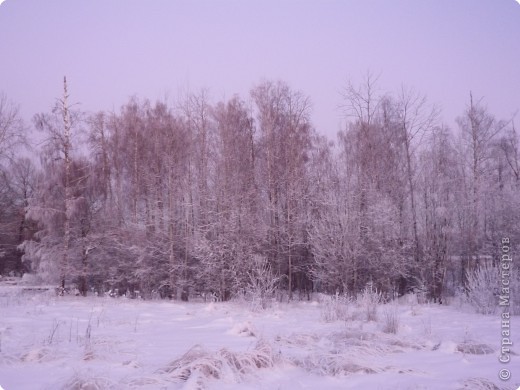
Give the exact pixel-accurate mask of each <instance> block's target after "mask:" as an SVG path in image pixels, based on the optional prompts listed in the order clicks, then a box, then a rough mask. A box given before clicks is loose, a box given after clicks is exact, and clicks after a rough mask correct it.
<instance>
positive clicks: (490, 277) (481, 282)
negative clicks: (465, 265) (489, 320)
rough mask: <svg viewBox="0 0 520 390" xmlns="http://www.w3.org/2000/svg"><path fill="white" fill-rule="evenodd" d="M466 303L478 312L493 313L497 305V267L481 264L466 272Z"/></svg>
mask: <svg viewBox="0 0 520 390" xmlns="http://www.w3.org/2000/svg"><path fill="white" fill-rule="evenodd" d="M466 278H467V283H468V284H467V293H466V299H467V301H468V303H469V304H470V305H471V306H473V307H474V308H475V310H476V311H477V313H479V314H494V313H495V311H496V309H497V307H498V298H497V292H498V287H499V271H498V268H495V267H492V266H490V265H482V266H480V267H479V268H478V269H477V270H475V271H468V272H466Z"/></svg>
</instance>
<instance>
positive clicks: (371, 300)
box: [357, 283, 383, 321]
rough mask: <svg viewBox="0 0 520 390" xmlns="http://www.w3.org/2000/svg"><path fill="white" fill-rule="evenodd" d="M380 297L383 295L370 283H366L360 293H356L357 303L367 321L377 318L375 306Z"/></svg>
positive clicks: (378, 302) (379, 301) (380, 299)
mask: <svg viewBox="0 0 520 390" xmlns="http://www.w3.org/2000/svg"><path fill="white" fill-rule="evenodd" d="M382 299H383V295H382V294H381V292H379V291H377V289H376V288H374V286H373V284H372V283H369V284H367V286H366V287H365V288H364V289H363V291H362V292H361V294H358V296H357V303H358V305H359V306H360V307H361V308H362V309H363V311H364V312H365V315H366V320H367V321H376V320H377V306H378V305H379V304H380V303H381V301H382Z"/></svg>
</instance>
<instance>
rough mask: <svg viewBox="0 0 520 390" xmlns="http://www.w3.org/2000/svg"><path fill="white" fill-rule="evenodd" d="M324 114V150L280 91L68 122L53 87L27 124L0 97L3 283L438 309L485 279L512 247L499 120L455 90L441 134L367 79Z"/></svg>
mask: <svg viewBox="0 0 520 390" xmlns="http://www.w3.org/2000/svg"><path fill="white" fill-rule="evenodd" d="M338 100H341V101H340V102H338V103H340V105H341V107H342V112H343V114H344V115H345V119H346V125H345V127H344V129H342V130H341V131H340V132H339V134H338V137H337V139H336V140H335V141H332V140H329V139H327V138H326V137H324V136H323V135H320V133H319V131H317V130H316V129H315V128H314V127H313V124H312V120H311V108H312V104H311V99H310V97H308V96H305V95H304V94H303V93H302V92H299V91H297V90H294V89H293V88H291V87H290V86H288V85H287V84H286V83H284V82H281V81H278V82H272V81H263V82H261V83H259V84H258V85H256V86H255V87H254V88H252V90H251V92H250V96H247V97H240V96H234V97H232V98H231V99H229V100H227V101H219V102H212V101H210V99H209V97H208V92H207V91H205V90H203V91H200V92H197V93H193V94H186V96H185V97H184V98H182V99H179V100H178V101H176V102H175V103H174V104H171V105H168V104H166V103H164V102H161V101H158V102H150V101H148V100H141V99H137V98H131V99H129V101H128V102H127V103H126V104H125V105H123V106H122V107H121V108H120V109H119V111H116V112H108V111H105V112H97V113H85V112H80V111H78V110H77V107H78V106H77V105H73V104H71V102H70V98H69V92H68V91H67V84H66V82H64V91H63V95H62V96H61V97H60V99H59V100H58V101H57V105H56V106H55V107H54V108H53V109H52V110H50V111H49V112H47V113H40V114H37V115H35V116H34V118H33V122H32V123H31V124H30V125H29V124H27V123H24V122H23V121H22V120H21V117H20V115H19V113H18V110H17V106H16V105H15V104H14V103H12V102H10V100H9V99H8V97H5V96H3V97H2V98H1V99H0V168H1V174H0V182H1V184H0V274H4V275H7V274H10V273H11V274H12V273H16V274H22V273H30V274H35V275H36V277H37V278H38V279H39V280H41V281H42V282H44V283H54V284H55V285H57V286H58V285H59V286H61V288H63V289H66V288H70V287H75V288H77V289H78V291H79V292H80V293H82V294H87V293H90V292H98V293H104V292H107V291H111V292H112V293H116V294H134V295H135V294H139V295H140V296H141V297H144V298H151V297H159V296H160V297H169V298H174V299H183V300H187V299H190V298H191V297H194V296H206V297H207V296H210V295H211V297H212V299H218V300H228V299H231V298H233V297H237V296H241V295H244V294H247V293H248V292H249V291H252V290H255V291H260V292H262V293H265V294H273V296H277V297H279V298H280V299H295V298H306V297H308V296H309V294H310V293H312V292H325V293H332V294H334V293H340V294H343V293H347V294H352V295H354V294H357V293H358V292H360V291H362V290H363V289H364V288H365V287H366V286H367V285H370V286H373V287H374V288H377V290H378V291H381V292H382V293H383V294H386V295H388V296H391V295H392V294H403V293H406V292H408V291H410V290H415V291H418V292H421V293H422V294H424V296H425V297H426V298H427V299H430V300H433V301H440V300H442V299H444V297H447V296H451V295H454V294H456V293H457V292H459V291H464V289H466V288H467V287H468V284H469V283H470V281H471V280H474V275H475V273H476V272H477V271H478V270H488V271H489V270H493V269H497V268H498V264H499V261H500V255H501V248H500V247H501V242H502V241H501V240H502V239H503V238H509V240H510V242H511V245H512V249H513V253H514V250H515V249H518V248H520V245H519V244H520V137H519V135H518V133H517V132H516V130H515V125H514V120H513V119H514V118H505V120H499V119H497V118H495V117H494V116H493V114H492V113H491V112H490V111H489V110H488V108H487V107H486V104H485V101H484V100H483V99H480V98H478V97H476V96H472V95H471V94H470V93H469V91H468V100H467V102H466V109H465V111H464V112H461V113H460V116H459V117H458V118H456V124H457V126H456V128H454V129H450V128H448V127H447V126H445V125H443V124H442V123H441V122H440V120H439V112H438V110H437V109H436V108H435V107H434V106H432V105H431V104H429V103H428V101H427V100H426V98H425V97H424V96H423V95H421V94H420V93H418V92H416V91H414V90H412V89H406V88H403V89H401V90H400V91H398V92H396V93H382V92H381V91H380V90H379V88H378V86H377V80H376V79H375V78H374V77H371V76H367V77H366V79H365V80H364V82H363V83H362V84H361V85H351V84H348V85H346V86H345V87H344V88H343V93H342V95H341V96H340V97H339V98H338ZM50 103H52V102H50ZM318 130H319V129H318ZM31 131H34V132H35V131H39V132H40V134H39V137H42V139H43V140H44V141H43V142H42V143H41V145H40V146H39V147H38V148H34V147H33V149H29V147H28V142H27V139H28V138H29V134H30V132H31ZM21 156H24V157H21ZM28 156H32V157H28ZM516 253H519V252H518V251H516ZM493 272H494V271H490V273H491V274H493ZM495 273H496V272H495Z"/></svg>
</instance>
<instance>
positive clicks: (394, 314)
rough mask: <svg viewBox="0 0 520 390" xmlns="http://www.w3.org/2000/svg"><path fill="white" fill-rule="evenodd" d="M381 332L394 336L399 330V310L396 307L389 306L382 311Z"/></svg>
mask: <svg viewBox="0 0 520 390" xmlns="http://www.w3.org/2000/svg"><path fill="white" fill-rule="evenodd" d="M384 316H385V317H384V320H385V322H384V326H383V332H385V333H392V334H396V333H397V331H398V330H399V310H398V307H397V305H389V306H387V307H386V308H385V310H384Z"/></svg>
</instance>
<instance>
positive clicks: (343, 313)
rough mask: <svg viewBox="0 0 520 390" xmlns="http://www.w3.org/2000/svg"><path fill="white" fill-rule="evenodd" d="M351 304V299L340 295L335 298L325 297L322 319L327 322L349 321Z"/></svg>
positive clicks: (323, 299) (334, 296)
mask: <svg viewBox="0 0 520 390" xmlns="http://www.w3.org/2000/svg"><path fill="white" fill-rule="evenodd" d="M350 302H351V301H350V298H349V297H347V296H345V295H340V294H339V293H336V295H333V296H329V295H326V296H324V297H323V298H322V306H321V319H322V320H323V321H325V322H333V321H337V320H341V321H346V320H347V319H348V305H349V303H350Z"/></svg>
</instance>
